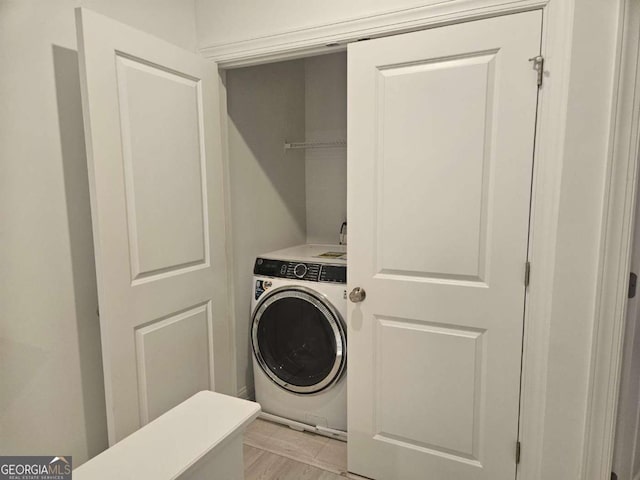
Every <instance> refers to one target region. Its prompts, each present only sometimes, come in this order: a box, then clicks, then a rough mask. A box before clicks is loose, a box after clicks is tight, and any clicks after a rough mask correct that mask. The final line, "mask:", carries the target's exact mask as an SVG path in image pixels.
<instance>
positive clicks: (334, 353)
mask: <svg viewBox="0 0 640 480" xmlns="http://www.w3.org/2000/svg"><path fill="white" fill-rule="evenodd" d="M251 332H252V333H251V339H252V344H253V352H254V354H255V356H256V359H257V361H258V364H259V365H260V367H261V368H262V370H263V371H264V372H265V373H266V374H267V375H268V376H269V377H270V378H271V379H272V380H273V381H274V382H275V383H276V384H278V385H280V386H281V387H282V388H284V389H286V390H289V391H290V392H295V393H317V392H319V391H321V390H324V389H325V388H327V387H329V386H331V385H333V384H334V383H335V382H336V381H338V380H339V379H340V376H341V375H342V372H343V371H344V367H345V364H346V341H345V339H346V336H345V330H344V326H343V323H342V318H341V317H340V314H339V313H338V312H337V310H336V309H335V308H334V307H333V306H332V305H331V304H330V303H329V302H328V301H327V300H326V299H324V298H322V296H321V295H320V294H318V293H317V292H314V291H313V290H311V289H309V288H306V287H302V286H292V287H281V288H277V289H275V290H273V291H272V292H271V293H269V294H268V295H267V296H266V297H265V298H264V299H263V300H262V301H261V302H260V303H259V304H258V306H257V307H256V310H255V312H254V314H253V326H252V329H251Z"/></svg>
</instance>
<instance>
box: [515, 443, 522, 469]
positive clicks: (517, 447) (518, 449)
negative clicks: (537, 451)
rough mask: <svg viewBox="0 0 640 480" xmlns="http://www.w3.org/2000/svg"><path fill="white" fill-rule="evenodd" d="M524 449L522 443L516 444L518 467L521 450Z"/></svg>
mask: <svg viewBox="0 0 640 480" xmlns="http://www.w3.org/2000/svg"><path fill="white" fill-rule="evenodd" d="M521 449H522V447H521V445H520V442H516V465H518V464H519V463H520V450H521Z"/></svg>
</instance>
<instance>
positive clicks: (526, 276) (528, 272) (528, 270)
mask: <svg viewBox="0 0 640 480" xmlns="http://www.w3.org/2000/svg"><path fill="white" fill-rule="evenodd" d="M530 278H531V262H527V263H525V264H524V286H525V288H526V287H528V286H529V280H530Z"/></svg>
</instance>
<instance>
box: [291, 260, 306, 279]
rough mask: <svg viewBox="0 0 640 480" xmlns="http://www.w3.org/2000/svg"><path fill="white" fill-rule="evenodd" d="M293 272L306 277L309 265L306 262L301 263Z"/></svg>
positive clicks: (299, 276) (300, 276)
mask: <svg viewBox="0 0 640 480" xmlns="http://www.w3.org/2000/svg"><path fill="white" fill-rule="evenodd" d="M293 274H294V275H295V276H296V277H298V278H304V276H305V275H306V274H307V266H306V265H305V264H304V263H299V264H297V265H296V266H295V268H294V269H293Z"/></svg>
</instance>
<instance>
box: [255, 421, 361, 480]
mask: <svg viewBox="0 0 640 480" xmlns="http://www.w3.org/2000/svg"><path fill="white" fill-rule="evenodd" d="M244 471H245V480H344V479H345V477H346V478H353V479H362V478H363V477H359V476H357V475H353V474H349V473H347V444H346V443H345V442H341V441H339V440H334V439H332V438H327V437H323V436H321V435H314V434H312V433H308V432H298V431H295V430H292V429H291V428H289V427H287V426H284V425H279V424H277V423H272V422H268V421H266V420H261V419H258V420H256V421H254V422H253V423H252V424H251V425H249V427H247V430H246V432H245V435H244Z"/></svg>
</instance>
